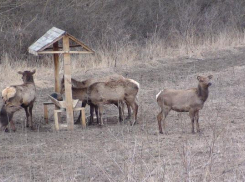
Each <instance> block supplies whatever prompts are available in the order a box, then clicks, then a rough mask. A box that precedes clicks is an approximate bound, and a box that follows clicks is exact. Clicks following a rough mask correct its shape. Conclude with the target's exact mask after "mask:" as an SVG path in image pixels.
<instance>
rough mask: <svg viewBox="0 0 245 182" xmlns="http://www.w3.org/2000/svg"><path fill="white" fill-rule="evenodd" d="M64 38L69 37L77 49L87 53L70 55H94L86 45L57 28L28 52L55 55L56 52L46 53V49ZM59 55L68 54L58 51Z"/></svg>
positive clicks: (39, 40) (49, 31)
mask: <svg viewBox="0 0 245 182" xmlns="http://www.w3.org/2000/svg"><path fill="white" fill-rule="evenodd" d="M63 36H68V37H69V38H70V39H71V40H72V41H74V42H75V43H76V44H77V45H76V46H75V47H82V48H83V49H85V51H69V53H93V52H94V51H93V50H92V49H90V48H89V47H88V46H86V45H85V44H84V43H82V42H81V41H79V40H78V39H76V38H75V37H73V36H72V35H70V34H69V33H67V32H66V31H64V30H61V29H58V28H56V27H53V28H51V29H50V30H48V31H47V32H46V33H45V34H44V35H43V36H42V37H40V38H39V39H38V40H37V41H36V42H34V43H33V44H32V45H31V46H30V47H29V48H28V51H29V53H31V54H34V55H36V56H37V55H38V54H45V53H46V54H50V53H52V54H54V53H55V51H45V49H47V48H49V47H50V46H52V45H53V44H54V43H55V42H58V41H59V40H60V39H62V38H63ZM56 52H57V53H67V52H64V51H56Z"/></svg>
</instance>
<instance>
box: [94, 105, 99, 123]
mask: <svg viewBox="0 0 245 182" xmlns="http://www.w3.org/2000/svg"><path fill="white" fill-rule="evenodd" d="M94 110H95V115H96V120H97V124H99V108H98V106H96V105H94Z"/></svg>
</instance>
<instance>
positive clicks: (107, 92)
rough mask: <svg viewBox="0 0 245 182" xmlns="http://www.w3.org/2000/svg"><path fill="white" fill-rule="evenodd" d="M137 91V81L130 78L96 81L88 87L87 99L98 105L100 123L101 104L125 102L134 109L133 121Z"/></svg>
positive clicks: (135, 114) (136, 105)
mask: <svg viewBox="0 0 245 182" xmlns="http://www.w3.org/2000/svg"><path fill="white" fill-rule="evenodd" d="M138 91H139V83H137V82H136V81H134V80H132V79H127V78H123V79H119V80H117V81H114V80H113V81H109V82H97V83H94V84H92V85H91V86H90V87H89V88H88V100H90V101H91V103H92V104H94V105H96V106H98V109H99V117H100V124H101V125H103V121H102V113H103V105H105V104H111V103H120V102H124V101H125V102H126V103H127V105H129V106H131V107H132V109H133V111H134V122H135V120H136V119H137V112H138V104H137V103H136V96H137V93H138ZM134 122H133V123H131V124H134Z"/></svg>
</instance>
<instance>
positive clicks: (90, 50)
mask: <svg viewBox="0 0 245 182" xmlns="http://www.w3.org/2000/svg"><path fill="white" fill-rule="evenodd" d="M67 35H68V36H69V38H70V39H71V40H73V41H75V42H76V43H78V44H80V45H81V46H82V47H83V48H84V49H85V50H87V51H89V52H90V53H94V51H93V50H92V49H90V48H89V47H88V46H86V45H85V44H84V43H82V42H81V41H79V40H77V39H76V38H75V37H73V36H72V35H70V34H67Z"/></svg>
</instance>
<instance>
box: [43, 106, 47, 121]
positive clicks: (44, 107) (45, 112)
mask: <svg viewBox="0 0 245 182" xmlns="http://www.w3.org/2000/svg"><path fill="white" fill-rule="evenodd" d="M43 110H44V111H43V113H44V120H45V122H46V124H48V106H47V104H43Z"/></svg>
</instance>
